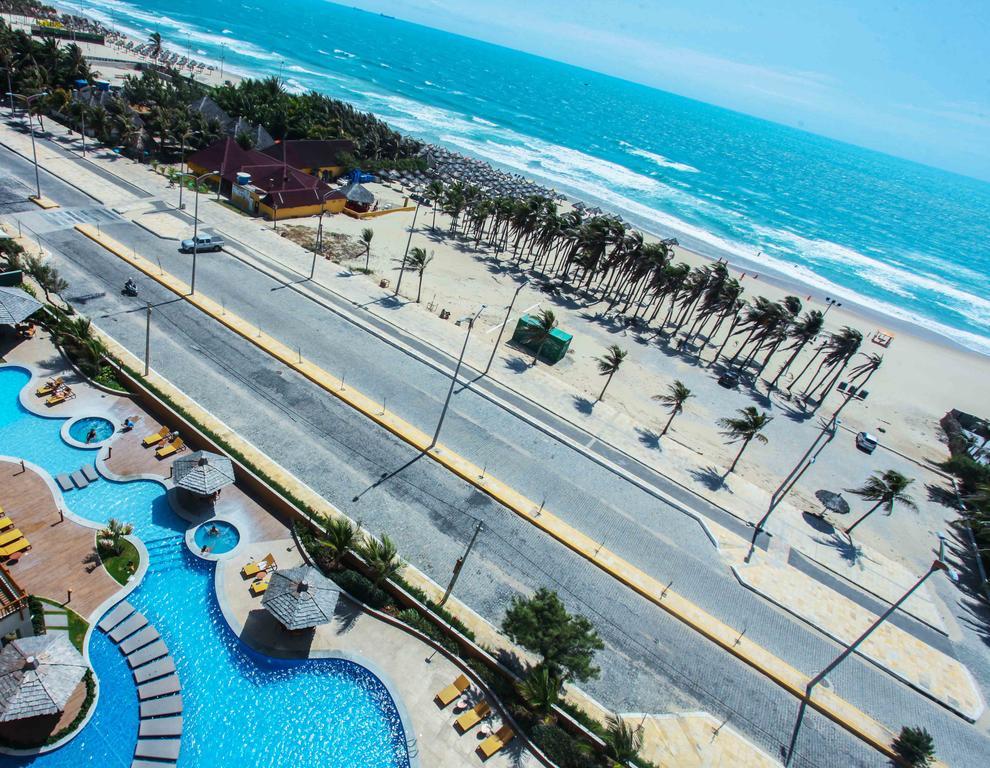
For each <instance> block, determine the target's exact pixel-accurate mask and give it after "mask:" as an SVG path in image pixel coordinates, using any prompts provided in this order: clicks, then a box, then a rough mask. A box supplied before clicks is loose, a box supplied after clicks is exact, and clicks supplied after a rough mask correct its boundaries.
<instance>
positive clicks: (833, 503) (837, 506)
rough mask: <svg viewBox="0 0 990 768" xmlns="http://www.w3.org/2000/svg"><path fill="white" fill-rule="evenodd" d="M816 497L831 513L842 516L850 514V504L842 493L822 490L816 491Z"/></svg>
mask: <svg viewBox="0 0 990 768" xmlns="http://www.w3.org/2000/svg"><path fill="white" fill-rule="evenodd" d="M815 496H816V497H817V498H818V500H819V501H820V502H821V503H822V506H823V507H825V509H827V510H828V511H829V512H835V513H837V514H840V515H848V514H849V502H848V501H846V500H845V499H844V498H843V497H842V494H841V493H835V492H834V491H826V490H824V489H822V490H820V491H815Z"/></svg>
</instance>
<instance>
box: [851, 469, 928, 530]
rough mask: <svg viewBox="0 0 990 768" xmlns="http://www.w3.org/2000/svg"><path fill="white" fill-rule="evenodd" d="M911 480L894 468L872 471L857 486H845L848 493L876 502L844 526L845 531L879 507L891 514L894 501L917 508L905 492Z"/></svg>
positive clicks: (909, 507)
mask: <svg viewBox="0 0 990 768" xmlns="http://www.w3.org/2000/svg"><path fill="white" fill-rule="evenodd" d="M913 482H914V480H913V479H911V478H908V477H905V476H904V475H902V474H901V473H900V472H898V471H897V470H896V469H888V470H887V471H886V472H883V473H879V472H878V473H874V474H873V475H872V476H871V477H870V478H869V479H868V480H867V481H866V482H865V483H863V485H861V486H860V487H859V488H847V489H846V490H848V491H849V493H855V494H856V495H857V496H860V497H862V498H864V499H866V500H867V501H875V502H876V503H875V504H874V505H873V506H872V507H870V509H869V510H867V512H866V514H864V515H863V516H862V517H861V518H859V519H858V520H857V521H856V522H855V523H853V524H852V525H850V526H849V527H848V528H846V533H852V532H853V529H854V528H855V527H856V526H857V525H859V524H860V523H861V522H863V521H864V520H865V519H866V518H868V517H869V516H870V515H872V514H873V513H874V512H876V511H877V510H878V509H880V507H883V509H884V511H885V512H886V513H887V514H888V515H889V514H892V513H893V511H894V502H900V503H901V504H903V505H904V506H905V507H907V508H908V509H917V508H918V505H917V504H916V503H915V501H914V499H912V498H911V497H910V496H909V495H908V494H907V489H908V486H909V485H911V483H913Z"/></svg>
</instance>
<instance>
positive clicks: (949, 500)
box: [925, 483, 959, 509]
mask: <svg viewBox="0 0 990 768" xmlns="http://www.w3.org/2000/svg"><path fill="white" fill-rule="evenodd" d="M925 491H926V492H927V493H928V500H929V501H933V502H935V503H936V504H941V505H942V506H943V507H948V508H949V509H958V508H959V504H958V503H957V501H956V495H955V494H954V493H953V492H952V491H950V490H949V489H948V488H945V487H944V486H941V485H935V483H926V484H925Z"/></svg>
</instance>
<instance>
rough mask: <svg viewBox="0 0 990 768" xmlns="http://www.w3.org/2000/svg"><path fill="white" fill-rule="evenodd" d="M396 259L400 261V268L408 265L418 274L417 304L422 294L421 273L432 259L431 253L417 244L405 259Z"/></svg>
mask: <svg viewBox="0 0 990 768" xmlns="http://www.w3.org/2000/svg"><path fill="white" fill-rule="evenodd" d="M396 261H399V262H402V266H401V268H402V269H405V268H407V267H408V268H409V269H411V270H413V271H414V272H416V274H418V275H419V286H418V287H417V288H416V303H417V304H419V300H420V298H421V297H422V295H423V273H424V272H426V268H427V267H428V266H429V265H430V262H431V261H433V254H432V253H429V254H428V253H427V252H426V249H425V248H420V247H418V246H417V247H416V248H413V249H411V250H410V251H409V255H408V256H407V257H406V258H405V259H396Z"/></svg>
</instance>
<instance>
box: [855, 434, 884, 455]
mask: <svg viewBox="0 0 990 768" xmlns="http://www.w3.org/2000/svg"><path fill="white" fill-rule="evenodd" d="M878 445H880V441H879V440H877V438H875V437H874V436H873V435H871V434H870V433H869V432H860V433H859V434H858V435H856V447H857V448H859V450H861V451H863V453H873V452H874V451H875V450H876V449H877V446H878Z"/></svg>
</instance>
